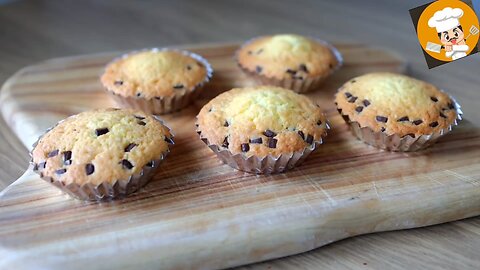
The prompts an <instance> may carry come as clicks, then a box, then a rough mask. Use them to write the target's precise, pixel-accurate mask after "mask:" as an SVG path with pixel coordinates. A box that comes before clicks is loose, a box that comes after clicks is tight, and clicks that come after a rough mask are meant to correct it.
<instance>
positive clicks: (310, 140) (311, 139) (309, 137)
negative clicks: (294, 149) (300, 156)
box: [305, 134, 313, 144]
mask: <svg viewBox="0 0 480 270" xmlns="http://www.w3.org/2000/svg"><path fill="white" fill-rule="evenodd" d="M305 141H306V142H307V143H309V144H312V143H313V136H312V135H310V134H308V135H307V139H306V140H305Z"/></svg>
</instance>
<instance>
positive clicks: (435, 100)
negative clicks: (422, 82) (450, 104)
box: [430, 97, 438, 102]
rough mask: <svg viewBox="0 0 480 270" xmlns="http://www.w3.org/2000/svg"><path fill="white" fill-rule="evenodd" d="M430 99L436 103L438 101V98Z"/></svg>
mask: <svg viewBox="0 0 480 270" xmlns="http://www.w3.org/2000/svg"><path fill="white" fill-rule="evenodd" d="M430 99H431V100H432V101H433V102H437V101H438V98H436V97H430Z"/></svg>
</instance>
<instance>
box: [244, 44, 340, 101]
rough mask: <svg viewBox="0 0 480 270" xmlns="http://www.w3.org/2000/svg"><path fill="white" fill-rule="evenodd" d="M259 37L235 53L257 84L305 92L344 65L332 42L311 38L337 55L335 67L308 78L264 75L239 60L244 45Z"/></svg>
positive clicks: (318, 84) (317, 85)
mask: <svg viewBox="0 0 480 270" xmlns="http://www.w3.org/2000/svg"><path fill="white" fill-rule="evenodd" d="M259 38H262V37H258V38H254V39H251V40H249V41H247V42H246V43H245V44H244V45H242V46H241V47H240V49H239V50H237V52H236V53H235V61H236V62H237V65H238V66H239V67H240V69H241V70H242V71H243V72H244V73H245V74H247V75H248V76H249V77H250V78H253V79H254V80H255V81H256V82H257V84H260V85H274V86H280V87H283V88H287V89H291V90H293V91H295V92H297V93H305V92H308V91H310V90H313V89H316V88H318V87H319V86H320V85H321V84H322V83H323V82H324V81H325V79H326V78H327V77H329V76H330V75H332V74H333V73H334V72H335V71H337V70H338V69H340V67H342V65H343V57H342V55H341V54H340V52H339V51H338V50H337V49H336V48H335V47H334V46H332V45H331V44H330V43H328V42H326V41H323V40H320V39H316V38H311V39H313V40H315V41H316V42H318V43H321V44H324V45H325V46H327V47H328V48H329V49H330V51H331V52H332V53H333V54H334V55H335V58H336V59H337V66H335V67H334V68H331V69H330V70H329V71H328V72H327V73H325V74H322V75H320V76H315V77H308V76H307V77H306V78H303V80H299V79H292V78H284V79H277V78H270V77H267V76H264V75H262V74H261V73H260V74H259V73H257V72H255V71H252V70H249V69H247V68H246V67H243V66H242V65H241V64H240V62H239V61H238V53H239V51H240V50H241V49H242V48H243V47H245V46H246V45H248V44H250V43H252V42H254V41H255V40H257V39H259Z"/></svg>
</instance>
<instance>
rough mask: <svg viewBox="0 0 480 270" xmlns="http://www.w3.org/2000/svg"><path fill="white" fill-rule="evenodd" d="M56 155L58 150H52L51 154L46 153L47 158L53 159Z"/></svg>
mask: <svg viewBox="0 0 480 270" xmlns="http://www.w3.org/2000/svg"><path fill="white" fill-rule="evenodd" d="M56 155H58V149H56V150H53V151H52V152H50V153H48V155H47V156H48V157H54V156H56Z"/></svg>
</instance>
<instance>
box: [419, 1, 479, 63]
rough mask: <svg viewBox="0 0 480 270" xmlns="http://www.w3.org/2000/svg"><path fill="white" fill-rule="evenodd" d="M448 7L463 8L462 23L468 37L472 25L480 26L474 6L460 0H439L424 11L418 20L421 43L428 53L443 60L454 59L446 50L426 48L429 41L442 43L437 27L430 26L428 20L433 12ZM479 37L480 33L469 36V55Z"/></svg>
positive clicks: (467, 41)
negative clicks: (438, 50) (446, 53)
mask: <svg viewBox="0 0 480 270" xmlns="http://www.w3.org/2000/svg"><path fill="white" fill-rule="evenodd" d="M446 7H451V8H461V9H462V10H463V16H462V17H461V18H460V24H461V25H462V28H463V32H464V34H465V37H467V36H468V35H469V34H470V33H469V31H470V27H472V25H473V26H475V27H477V29H478V28H479V25H478V18H477V15H476V14H475V12H474V11H473V10H472V8H471V7H470V6H468V5H467V4H465V3H464V2H462V1H459V0H439V1H436V2H433V3H431V4H430V5H429V6H428V7H427V8H426V9H425V10H424V11H423V12H422V15H421V16H420V19H419V20H418V24H417V35H418V40H419V41H420V45H421V46H422V48H423V50H424V51H425V52H426V53H428V54H429V55H430V56H431V57H433V58H435V59H438V60H441V61H446V62H450V61H452V58H448V57H446V56H445V51H444V50H442V51H441V52H440V53H436V52H431V51H427V50H425V48H426V46H427V42H433V43H436V44H440V45H441V42H440V39H439V38H438V34H437V31H436V29H435V28H431V27H429V26H428V20H429V19H430V18H431V17H432V16H433V14H435V12H437V11H439V10H442V9H444V8H446ZM478 37H479V34H477V35H471V36H470V37H468V38H467V40H466V44H467V45H468V47H469V50H468V51H467V52H466V53H467V55H468V54H470V52H472V50H473V49H474V48H475V46H477V42H478Z"/></svg>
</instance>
